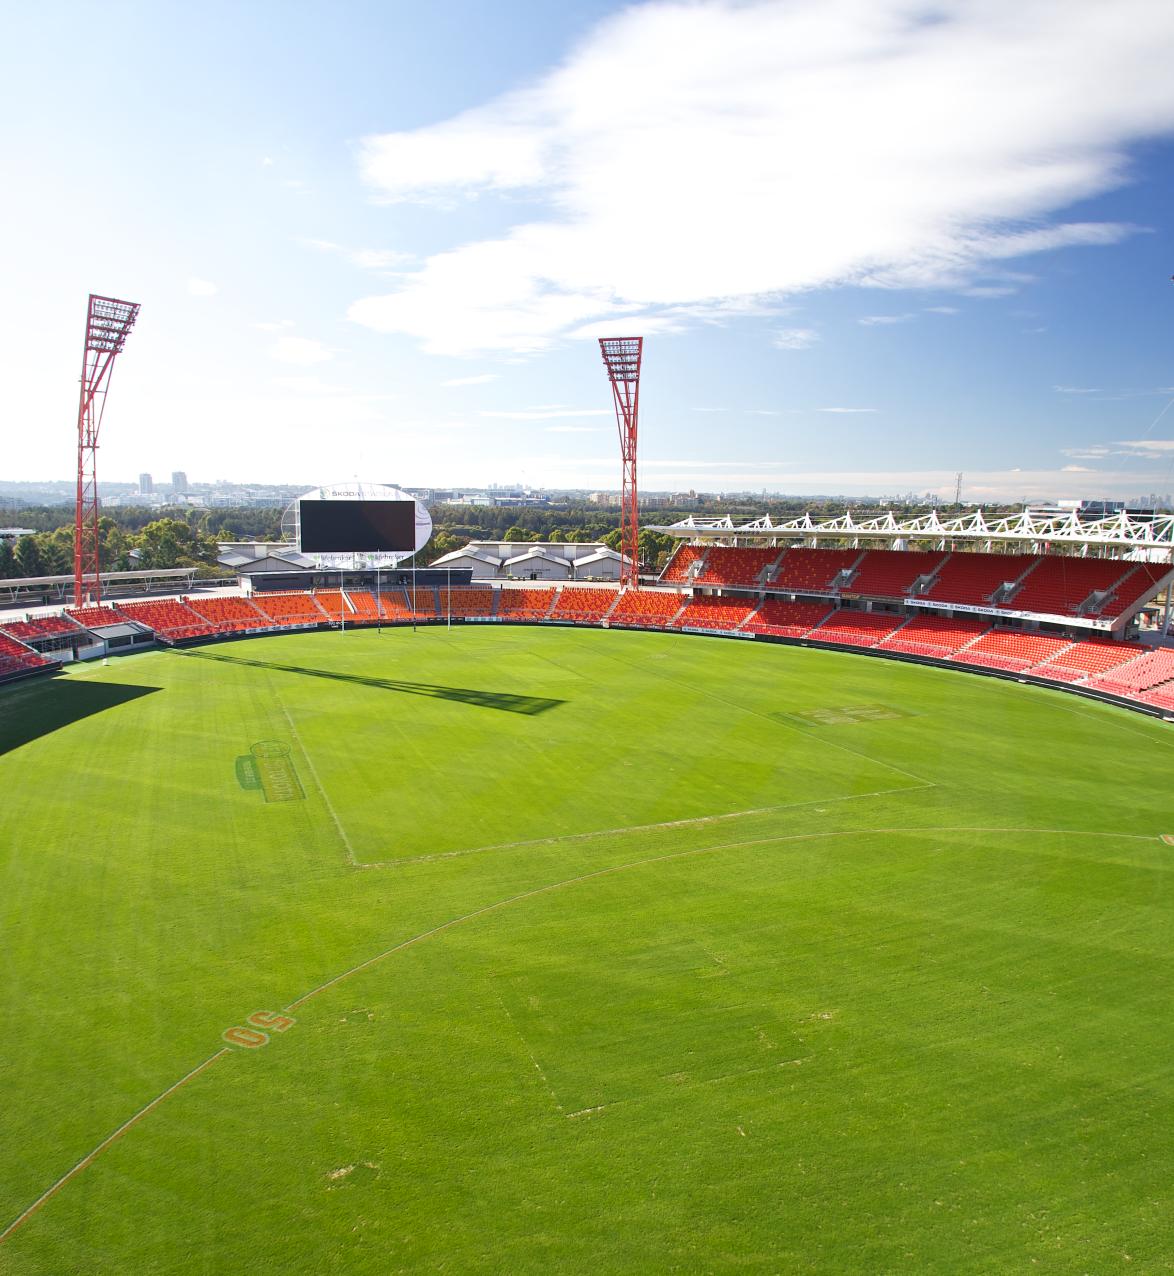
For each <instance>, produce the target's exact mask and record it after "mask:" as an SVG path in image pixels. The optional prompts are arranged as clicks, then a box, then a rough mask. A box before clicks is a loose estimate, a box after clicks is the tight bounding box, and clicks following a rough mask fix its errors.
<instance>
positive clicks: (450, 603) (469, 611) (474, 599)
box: [440, 587, 493, 616]
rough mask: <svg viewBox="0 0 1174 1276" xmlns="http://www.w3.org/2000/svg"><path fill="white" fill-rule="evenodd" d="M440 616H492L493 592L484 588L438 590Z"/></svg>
mask: <svg viewBox="0 0 1174 1276" xmlns="http://www.w3.org/2000/svg"><path fill="white" fill-rule="evenodd" d="M440 614H441V615H442V616H450V615H451V616H492V615H493V590H492V589H485V588H474V587H470V588H453V589H441V590H440Z"/></svg>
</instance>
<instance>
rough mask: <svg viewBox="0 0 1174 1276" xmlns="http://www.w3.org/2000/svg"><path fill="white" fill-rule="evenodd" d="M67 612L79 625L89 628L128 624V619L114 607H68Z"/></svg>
mask: <svg viewBox="0 0 1174 1276" xmlns="http://www.w3.org/2000/svg"><path fill="white" fill-rule="evenodd" d="M65 610H66V612H67V614H68V615H70V616H72V617H73V618H74V620H76V621H77V622H78V624H79V625H85V626H86V627H87V628H92V627H93V626H94V625H121V624H125V622H126V617H125V616H123V615H121V614H120V613H119V612H118V611H116V610H115V609H114V608H113V607H67V608H66V609H65Z"/></svg>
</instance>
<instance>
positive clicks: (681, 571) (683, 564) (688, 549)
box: [660, 541, 705, 584]
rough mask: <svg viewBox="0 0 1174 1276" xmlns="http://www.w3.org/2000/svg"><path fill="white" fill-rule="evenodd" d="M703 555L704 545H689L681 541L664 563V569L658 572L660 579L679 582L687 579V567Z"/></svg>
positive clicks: (673, 582)
mask: <svg viewBox="0 0 1174 1276" xmlns="http://www.w3.org/2000/svg"><path fill="white" fill-rule="evenodd" d="M704 557H705V546H704V545H690V544H687V543H686V542H684V541H682V542H681V544H680V545H678V546H677V552H676V553H675V554H674V555H673V556H672V558H670V559H669V561H668V563H667V564H666V565H665V569H664V571H663V572H661V574H660V578H661V580H663V581H665V582H668V583H672V584H680V583H682V582H683V581H686V580H688V579H689V568H690V567H692V566H693V564H694V563H695V562H697V561H698V560H699V559H701V558H704Z"/></svg>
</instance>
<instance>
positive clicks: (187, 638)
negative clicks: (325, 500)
mask: <svg viewBox="0 0 1174 1276" xmlns="http://www.w3.org/2000/svg"><path fill="white" fill-rule="evenodd" d="M1171 581H1174V570H1172V569H1171V568H1170V567H1169V566H1168V565H1165V564H1156V563H1130V562H1128V561H1122V560H1118V559H1085V558H1072V559H1070V558H1055V557H1050V556H1048V555H1043V554H1018V553H1016V554H998V553H987V552H978V553H970V552H966V551H949V550H942V551H936V550H935V551H920V550H907V549H899V550H883V549H868V550H861V549H856V548H852V549H842V548H836V549H821V548H818V547H810V546H799V547H792V548H788V549H784V550H780V549H778V548H776V547H761V546H759V547H743V546H730V545H711V546H698V545H690V544H687V543H686V544H682V545H681V546H680V547H679V548H678V550H677V552H676V553H675V554H674V556H673V558H672V559H671V561H670V562H669V564H668V566H667V567H666V568H665V571H664V573H663V576H662V579H661V587H660V588H643V589H639V590H637V589H622V590H617V589H615V588H614V587H604V586H591V585H561V586H559V585H555V586H535V585H527V586H515V585H512V584H506V583H502V584H495V585H493V586H478V587H472V586H470V587H452V588H447V587H443V586H433V585H431V584H429V585H419V586H416V587H414V588H413V587H412V586H411V585H410V584H409V585H406V586H405V585H398V584H397V585H395V586H393V587H390V588H387V589H383V590H381V591H380V592H379V593H378V594H376V593H373V592H372V591H371V590H369V589H333V590H331V589H327V590H317V591H314V590H281V591H278V592H273V593H265V592H254V593H252V594H251V595H249V596H247V597H246V596H244V595H235V594H227V593H220V594H209V595H206V596H198V595H194V594H193V595H189V596H186V597H182V598H179V599H176V598H157V599H139V600H134V601H127V602H118V603H115V602H107V603H105V604H103V605H102V606H99V607H83V608H72V607H70V608H66V609H65V610H64V612H53V613H43V614H40V615H36V616H25V617H23V618H19V617H17V618H13V619H12V620H11V621H9V622H8V624H7V625H6V626H4V628H3V630H0V632H6V634H7V635H8V638H9V641H10V643H15V644H17V645H16V646H15V647H9V648H8V649H7V651H6V656H7V659H6V661H5V663H4V664H3V667H2V668H0V678H3V677H7V676H18V675H23V674H26V673H28V672H30V671H38V670H40V669H41V668H43V667H44V666H45V665H47V664H49V663H51V662H49V661H46V660H44V659H43V658H42V656H41V654H40V652H38V651H34V650H33V647H32V644H37V645H39V646H40V648H41V649H42V651H44V652H45V653H46V654H47V655H53V656H54V658H55V659H56V660H58V661H59V660H61V659H62V658H63V657H64V658H68V657H69V656H70V655H71V654H72V655H76V654H77V652H78V651H79V650H80V649H81V648H82V647H85V648H86V650H87V651H88V652H89V653H90V654H95V653H97V652H98V651H100V650H105V647H104V645H103V642H104V640H103V634H104V633H106V632H107V631H108V630H111V628H112V627H118V626H126V625H127V624H128V622H133V623H134V624H135V625H137V626H139V627H141V628H142V629H143V630H144V631H145V632H144V635H139V636H146V637H148V638H149V637H150V635H151V634H153V635H154V637H155V639H156V640H157V641H159V642H161V643H163V644H186V643H191V642H200V641H207V640H208V639H211V638H224V637H233V636H236V635H240V634H244V633H265V632H280V631H283V630H289V629H295V628H306V627H326V626H342V627H344V628H349V627H356V626H364V625H379V624H384V623H386V624H388V625H402V624H435V623H450V624H451V623H452V622H454V621H455V622H457V623H463V622H466V621H474V620H476V621H483V622H484V621H497V622H505V623H510V622H514V623H518V622H524V623H531V624H533V623H543V622H548V623H554V624H572V625H605V626H615V627H618V628H645V629H664V628H669V629H672V630H676V631H692V632H707V633H717V634H729V635H735V636H741V637H756V638H761V639H774V640H780V641H801V642H804V643H810V644H815V645H818V644H825V645H828V646H835V647H842V648H859V649H865V650H868V651H871V652H873V653H875V654H877V655H889V656H892V657H894V658H898V659H915V660H929V661H937V662H945V663H947V664H949V665H951V666H952V667H954V668H960V667H961V668H968V669H971V670H975V671H980V672H986V673H997V674H1004V675H1008V676H1011V675H1015V676H1024V677H1030V678H1038V679H1040V680H1041V681H1043V682H1046V683H1050V684H1052V685H1055V686H1065V687H1069V688H1072V689H1076V690H1079V691H1083V692H1085V693H1086V694H1097V695H1103V696H1111V697H1114V698H1117V699H1120V700H1123V701H1128V702H1130V703H1131V704H1134V705H1144V706H1146V707H1147V708H1148V709H1150V710H1160V711H1168V710H1169V709H1170V705H1169V704H1168V703H1167V701H1168V699H1169V697H1170V694H1171V688H1170V687H1169V686H1168V685H1167V684H1168V683H1170V682H1171V680H1172V679H1174V673H1171V672H1169V667H1168V665H1167V664H1166V663H1165V661H1166V653H1164V652H1163V651H1161V650H1159V651H1154V650H1153V648H1152V647H1151V646H1147V645H1144V644H1141V643H1138V642H1136V641H1134V628H1133V626H1132V625H1131V623H1130V622H1131V619H1132V618H1133V617H1135V616H1136V615H1137V613H1138V611H1139V609H1140V607H1141V606H1142V605H1143V604H1145V603H1146V602H1147V601H1149V600H1150V599H1152V598H1153V597H1154V596H1155V595H1156V594H1157V593H1158V592H1159V591H1161V590H1163V589H1166V588H1168V587H1169V586H1170V583H1171ZM681 583H683V588H681ZM674 585H676V586H677V588H672V587H671V586H674ZM1029 604H1030V605H1032V606H1035V607H1039V608H1040V609H1041V610H1039V611H1029V610H1025V607H1026V606H1027V605H1029ZM1061 612H1062V613H1063V615H1061V614H1060V613H1061Z"/></svg>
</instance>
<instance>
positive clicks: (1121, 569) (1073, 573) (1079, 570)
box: [999, 555, 1132, 616]
mask: <svg viewBox="0 0 1174 1276" xmlns="http://www.w3.org/2000/svg"><path fill="white" fill-rule="evenodd" d="M1131 572H1132V565H1127V564H1125V563H1123V562H1122V561H1121V560H1120V559H1117V558H1068V557H1063V556H1060V555H1055V556H1044V557H1041V558H1038V559H1037V560H1036V564H1035V566H1034V567H1033V568H1032V569H1031V571H1030V572H1028V574H1027V577H1026V579H1025V580H1024V582H1023V587H1022V588H1021V589H1019V590H1017V591H1016V593H1015V594H1014V596H1013V597H1011V598H1009V599H1007V600H1006V601H1005V602H1003V603H1000V604H999V605H1000V606H1001V607H1009V608H1012V609H1014V610H1015V611H1034V612H1042V613H1044V614H1046V615H1052V616H1071V615H1075V614H1076V613H1077V612H1078V611H1079V610H1080V608H1081V605H1082V604H1083V603H1084V602H1085V601H1086V600H1087V599H1088V598H1089V596H1090V595H1091V594H1092V593H1093V591H1094V590H1095V591H1098V592H1102V593H1103V592H1105V591H1113V590H1114V588H1115V586H1116V585H1117V584H1118V582H1119V581H1121V580H1122V578H1123V577H1125V576H1127V575H1130V574H1131Z"/></svg>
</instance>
